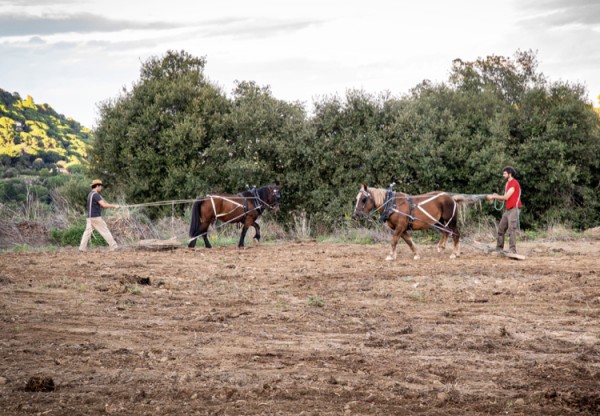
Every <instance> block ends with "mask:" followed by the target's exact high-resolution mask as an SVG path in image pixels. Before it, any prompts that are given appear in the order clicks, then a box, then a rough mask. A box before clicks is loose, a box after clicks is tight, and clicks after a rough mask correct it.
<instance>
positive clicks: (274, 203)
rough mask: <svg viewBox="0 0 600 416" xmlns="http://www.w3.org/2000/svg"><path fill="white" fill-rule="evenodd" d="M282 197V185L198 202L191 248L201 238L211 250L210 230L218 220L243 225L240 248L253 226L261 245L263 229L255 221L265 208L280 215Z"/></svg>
mask: <svg viewBox="0 0 600 416" xmlns="http://www.w3.org/2000/svg"><path fill="white" fill-rule="evenodd" d="M280 197H281V195H280V193H279V185H278V184H277V183H275V184H271V185H267V186H263V187H262V188H258V189H250V190H248V191H244V192H242V193H240V194H237V195H227V194H214V195H207V196H206V197H205V198H202V199H199V200H197V201H195V202H194V205H193V206H192V223H191V225H190V238H191V239H190V242H189V244H188V247H195V246H196V240H197V239H198V238H200V237H202V238H203V239H204V245H205V246H206V248H211V247H212V246H211V245H210V242H209V241H208V228H209V227H210V225H211V224H212V223H214V222H215V221H217V220H219V221H221V222H223V223H224V224H229V223H237V222H241V223H242V224H243V227H242V234H241V236H240V242H239V243H238V247H244V238H245V237H246V232H247V231H248V228H249V227H250V226H253V227H254V229H255V230H256V233H255V235H254V238H255V239H256V241H259V240H260V226H259V225H258V223H257V222H256V220H257V218H258V217H259V216H260V214H262V212H263V211H264V210H265V209H266V208H269V209H273V210H274V211H277V210H278V209H279V198H280Z"/></svg>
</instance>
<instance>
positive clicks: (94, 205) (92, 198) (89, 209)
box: [85, 191, 104, 218]
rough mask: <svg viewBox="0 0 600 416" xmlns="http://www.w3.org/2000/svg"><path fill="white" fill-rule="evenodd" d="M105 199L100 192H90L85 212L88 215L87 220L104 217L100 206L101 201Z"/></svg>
mask: <svg viewBox="0 0 600 416" xmlns="http://www.w3.org/2000/svg"><path fill="white" fill-rule="evenodd" d="M102 199H104V198H102V195H100V194H99V193H98V192H94V191H92V192H90V193H89V194H88V196H87V204H86V207H85V211H86V213H87V218H94V217H99V216H100V215H102V207H101V206H100V201H101V200H102Z"/></svg>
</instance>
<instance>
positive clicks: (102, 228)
mask: <svg viewBox="0 0 600 416" xmlns="http://www.w3.org/2000/svg"><path fill="white" fill-rule="evenodd" d="M94 230H96V231H98V232H99V233H100V235H101V236H102V237H104V239H105V240H106V242H107V243H108V247H109V248H110V250H111V251H112V250H116V249H117V247H118V246H117V243H116V241H115V239H114V238H113V236H112V234H111V233H110V230H109V229H108V227H107V226H106V223H105V222H104V220H103V219H102V217H93V218H87V223H86V226H85V231H84V232H83V236H82V237H81V243H80V244H79V250H80V251H85V250H87V246H88V243H89V241H90V237H91V236H92V232H93V231H94Z"/></svg>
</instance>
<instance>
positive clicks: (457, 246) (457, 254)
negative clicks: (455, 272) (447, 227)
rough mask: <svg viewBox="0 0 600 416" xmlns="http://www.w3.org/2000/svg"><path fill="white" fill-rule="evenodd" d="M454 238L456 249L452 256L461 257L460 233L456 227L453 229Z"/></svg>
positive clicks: (453, 257) (452, 257)
mask: <svg viewBox="0 0 600 416" xmlns="http://www.w3.org/2000/svg"><path fill="white" fill-rule="evenodd" d="M452 240H453V241H454V250H453V251H452V254H451V255H450V258H451V259H455V258H457V257H460V234H458V231H457V230H456V229H453V230H452Z"/></svg>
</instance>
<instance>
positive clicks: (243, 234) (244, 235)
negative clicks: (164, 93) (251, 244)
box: [238, 224, 250, 248]
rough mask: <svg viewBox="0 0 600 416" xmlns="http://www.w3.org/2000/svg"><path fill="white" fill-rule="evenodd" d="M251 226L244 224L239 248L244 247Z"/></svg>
mask: <svg viewBox="0 0 600 416" xmlns="http://www.w3.org/2000/svg"><path fill="white" fill-rule="evenodd" d="M248 227H250V226H249V225H246V224H244V226H243V227H242V234H241V235H240V242H239V243H238V248H242V247H244V238H246V232H247V231H248Z"/></svg>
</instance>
